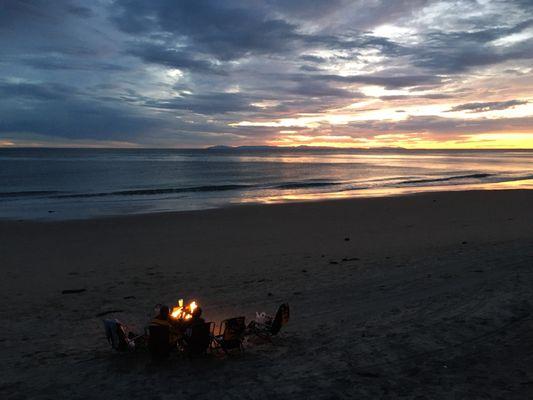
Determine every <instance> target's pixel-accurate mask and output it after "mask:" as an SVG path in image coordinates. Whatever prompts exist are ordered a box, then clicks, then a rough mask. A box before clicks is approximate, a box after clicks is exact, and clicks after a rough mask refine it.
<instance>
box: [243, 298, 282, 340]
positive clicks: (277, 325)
mask: <svg viewBox="0 0 533 400" xmlns="http://www.w3.org/2000/svg"><path fill="white" fill-rule="evenodd" d="M289 317H290V308H289V304H288V303H283V304H281V305H280V306H279V308H278V311H277V312H276V316H275V317H274V319H273V320H272V323H268V324H258V323H255V321H252V322H251V323H250V325H248V328H247V334H249V335H256V336H258V337H260V338H262V339H266V340H269V341H270V340H271V338H272V336H276V335H277V334H278V333H279V331H280V330H281V328H282V327H283V326H284V325H286V324H287V323H288V322H289Z"/></svg>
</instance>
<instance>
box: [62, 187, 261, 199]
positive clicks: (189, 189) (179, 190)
mask: <svg viewBox="0 0 533 400" xmlns="http://www.w3.org/2000/svg"><path fill="white" fill-rule="evenodd" d="M250 187H251V186H250V185H208V186H194V187H183V188H164V189H136V190H119V191H115V192H99V193H74V194H63V195H58V196H54V197H55V198H61V199H66V198H69V199H72V198H86V197H105V196H149V195H155V194H172V193H186V192H218V191H224V190H239V189H247V188H250Z"/></svg>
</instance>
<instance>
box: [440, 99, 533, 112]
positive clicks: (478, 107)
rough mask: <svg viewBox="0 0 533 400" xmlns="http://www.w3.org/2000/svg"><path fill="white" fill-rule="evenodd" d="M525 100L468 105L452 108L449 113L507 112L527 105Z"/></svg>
mask: <svg viewBox="0 0 533 400" xmlns="http://www.w3.org/2000/svg"><path fill="white" fill-rule="evenodd" d="M527 103H528V101H525V100H508V101H489V102H485V103H466V104H460V105H458V106H455V107H452V108H450V109H449V110H448V111H468V112H473V113H479V112H485V111H493V110H505V109H507V108H512V107H515V106H519V105H522V104H527Z"/></svg>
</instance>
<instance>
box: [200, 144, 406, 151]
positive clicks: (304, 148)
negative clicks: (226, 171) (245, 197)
mask: <svg viewBox="0 0 533 400" xmlns="http://www.w3.org/2000/svg"><path fill="white" fill-rule="evenodd" d="M206 150H215V151H217V150H223V151H335V152H343V151H394V150H405V149H404V148H403V147H374V148H371V149H367V148H358V147H328V146H304V145H302V146H296V147H289V146H224V145H218V146H211V147H208V148H206Z"/></svg>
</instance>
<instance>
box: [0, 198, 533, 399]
mask: <svg viewBox="0 0 533 400" xmlns="http://www.w3.org/2000/svg"><path fill="white" fill-rule="evenodd" d="M532 205H533V191H527V190H506V191H470V192H448V193H427V194H420V195H411V196H402V197H392V198H373V199H352V200H338V201H326V202H314V203H301V204H280V205H250V206H239V207H233V208H227V209H219V210H208V211H198V212H184V213H168V214H155V215H141V216H128V217H114V218H104V219H92V220H82V221H63V222H15V221H12V222H10V221H3V222H0V257H1V259H0V268H1V274H2V279H1V280H0V289H1V299H2V307H1V308H0V317H1V319H2V320H3V321H6V323H5V324H4V326H3V327H2V330H1V333H0V349H1V354H2V357H1V358H2V362H1V363H0V397H1V398H5V399H23V398H32V399H41V398H42V399H47V398H70V399H78V398H79V399H89V398H110V397H114V398H132V399H136V398H139V399H141V398H142V399H146V398H161V399H165V398H176V397H181V398H195V399H203V398H206V399H207V398H215V397H220V398H228V399H232V398H235V399H241V398H242V399H247V398H254V399H263V398H265V399H267V398H268V399H276V398H279V399H286V398H291V399H309V398H313V399H314V398H319V399H321V398H324V399H331V398H398V397H403V398H413V399H415V398H416V399H424V398H427V399H448V398H465V399H475V398H494V399H496V398H505V399H524V398H529V397H532V396H533V367H532V365H533V334H532V332H533V290H532V289H531V288H532V287H533V207H532ZM79 289H85V290H84V291H81V292H78V293H69V294H62V291H64V290H74V291H77V290H79ZM179 297H185V298H194V299H196V300H197V301H198V302H199V303H200V304H201V305H202V306H203V309H204V314H205V316H206V318H207V319H209V320H213V321H216V322H217V323H218V322H219V321H220V320H222V319H223V318H226V317H230V316H235V315H240V314H242V315H245V316H246V317H247V318H248V319H251V318H252V317H253V316H254V314H255V311H263V310H265V311H269V312H274V310H275V308H276V307H277V305H278V304H279V303H281V302H283V301H288V302H289V304H290V305H291V311H292V315H291V321H290V323H289V325H288V326H287V327H286V329H284V330H283V332H282V334H281V335H280V336H279V337H277V338H276V339H275V340H274V343H273V344H264V345H252V344H250V345H249V346H248V347H247V348H246V353H245V355H244V356H240V357H234V358H229V359H228V358H223V357H211V358H207V359H197V360H194V361H193V362H190V361H188V360H185V359H181V358H180V357H177V356H175V357H173V358H172V359H171V360H170V362H169V363H168V365H166V366H164V367H158V368H156V367H154V366H152V365H150V363H149V357H148V356H147V355H146V354H145V353H137V354H119V353H114V352H112V351H111V350H110V349H109V348H108V345H107V342H106V340H105V337H104V333H103V328H102V324H101V319H102V317H100V316H98V315H100V314H102V313H106V312H108V311H113V310H115V311H116V312H114V313H110V314H108V316H109V317H117V318H119V319H121V320H123V321H124V322H127V323H130V324H132V325H133V326H134V327H136V328H137V329H142V326H143V325H144V324H145V322H146V321H147V319H148V315H149V314H150V313H151V311H152V308H153V305H154V304H156V303H160V302H166V303H172V302H175V301H176V299H177V298H179Z"/></svg>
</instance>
